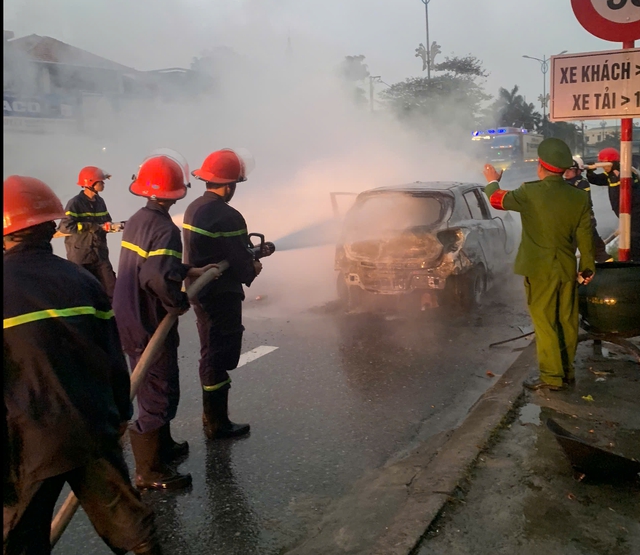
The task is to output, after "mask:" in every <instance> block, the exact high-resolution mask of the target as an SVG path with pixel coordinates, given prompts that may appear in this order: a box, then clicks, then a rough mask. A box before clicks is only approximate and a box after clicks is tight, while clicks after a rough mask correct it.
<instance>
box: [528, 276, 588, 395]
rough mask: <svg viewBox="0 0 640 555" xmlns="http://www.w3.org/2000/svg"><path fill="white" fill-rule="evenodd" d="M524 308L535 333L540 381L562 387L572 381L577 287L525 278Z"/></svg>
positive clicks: (554, 280)
mask: <svg viewBox="0 0 640 555" xmlns="http://www.w3.org/2000/svg"><path fill="white" fill-rule="evenodd" d="M524 286H525V289H526V291H527V304H528V305H529V313H530V314H531V319H532V320H533V327H534V329H535V332H536V347H537V352H538V366H539V367H540V379H541V380H542V381H543V382H546V383H548V384H551V385H562V378H565V379H573V378H574V377H575V375H574V368H573V361H574V359H575V356H576V349H577V347H578V328H579V322H578V287H577V284H576V282H575V281H574V282H568V281H562V280H560V279H559V278H533V279H532V278H525V280H524Z"/></svg>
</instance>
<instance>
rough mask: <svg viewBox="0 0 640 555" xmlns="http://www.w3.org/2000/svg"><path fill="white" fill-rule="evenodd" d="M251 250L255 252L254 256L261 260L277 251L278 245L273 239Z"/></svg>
mask: <svg viewBox="0 0 640 555" xmlns="http://www.w3.org/2000/svg"><path fill="white" fill-rule="evenodd" d="M251 252H252V253H253V258H254V259H255V260H260V259H261V258H266V257H267V256H271V255H272V254H273V253H274V252H276V246H275V245H274V244H273V243H272V242H271V241H265V242H264V243H262V244H261V245H259V246H257V247H253V248H252V249H251Z"/></svg>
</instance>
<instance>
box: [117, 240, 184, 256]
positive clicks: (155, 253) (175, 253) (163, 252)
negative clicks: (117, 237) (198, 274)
mask: <svg viewBox="0 0 640 555" xmlns="http://www.w3.org/2000/svg"><path fill="white" fill-rule="evenodd" d="M122 246H123V247H124V248H125V249H129V250H130V251H133V252H135V253H136V254H138V255H140V256H141V257H142V258H149V257H150V256H163V255H166V256H175V257H176V258H179V259H180V260H182V253H181V252H178V251H174V250H171V249H157V250H155V251H149V252H147V251H145V250H144V249H141V248H140V247H139V246H138V245H134V244H133V243H129V242H128V241H122Z"/></svg>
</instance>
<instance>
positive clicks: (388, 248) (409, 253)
mask: <svg viewBox="0 0 640 555" xmlns="http://www.w3.org/2000/svg"><path fill="white" fill-rule="evenodd" d="M443 248H444V247H443V246H442V243H440V241H438V239H437V237H436V236H435V235H434V234H431V233H404V234H402V235H400V236H396V237H390V238H384V239H370V240H366V241H352V242H349V243H345V245H344V249H345V253H346V255H347V256H348V257H349V258H351V259H352V260H359V261H363V262H383V263H389V262H398V261H401V262H420V263H425V264H427V265H430V264H431V263H434V262H436V261H437V260H439V258H440V257H441V255H442V250H443ZM423 267H424V266H423Z"/></svg>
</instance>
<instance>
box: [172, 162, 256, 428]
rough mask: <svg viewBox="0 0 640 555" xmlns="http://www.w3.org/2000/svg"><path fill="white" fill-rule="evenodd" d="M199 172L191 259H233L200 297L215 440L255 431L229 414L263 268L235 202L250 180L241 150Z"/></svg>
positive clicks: (186, 226) (209, 420) (206, 393)
mask: <svg viewBox="0 0 640 555" xmlns="http://www.w3.org/2000/svg"><path fill="white" fill-rule="evenodd" d="M193 175H194V176H195V177H197V178H198V179H200V180H202V181H204V182H205V183H206V187H207V190H206V192H205V193H204V195H202V196H201V197H200V198H198V199H197V200H195V201H194V202H192V203H191V204H190V205H189V206H188V208H187V210H186V212H185V214H184V223H183V225H182V228H183V233H184V242H185V262H186V263H188V264H194V265H203V264H212V263H214V264H215V263H218V262H220V261H222V260H227V261H228V262H229V269H228V270H227V271H226V272H225V273H224V274H223V275H222V276H221V277H220V278H219V279H218V280H216V281H215V282H212V283H210V284H209V285H208V286H206V287H205V288H204V289H203V290H202V291H201V292H200V294H199V295H198V297H197V301H196V302H194V310H195V313H196V317H197V325H198V334H199V336H200V368H199V370H200V382H201V385H202V395H203V424H204V430H205V433H206V435H207V437H208V438H210V439H217V438H232V437H239V436H243V435H245V434H247V433H249V429H250V427H249V424H236V423H234V422H232V421H231V420H230V419H229V416H228V403H229V389H230V388H231V378H230V377H229V371H231V370H233V369H235V368H236V367H237V366H238V361H239V359H240V351H241V346H242V334H243V331H244V326H243V325H242V301H243V300H244V291H243V288H242V285H243V284H244V285H247V286H249V285H251V283H252V282H253V280H254V279H255V278H256V276H257V275H258V274H259V273H260V271H261V269H262V265H261V263H260V262H259V261H254V256H253V255H252V253H251V252H250V250H249V248H250V242H249V237H248V234H247V224H246V222H245V220H244V218H243V217H242V214H240V212H238V211H237V210H236V209H235V208H232V207H231V206H229V201H230V200H231V199H232V197H233V195H234V192H235V189H236V184H237V183H239V182H242V181H245V180H246V166H245V162H244V160H243V159H242V158H241V157H240V156H239V155H238V154H237V153H236V152H234V151H233V150H229V149H224V150H219V151H216V152H213V153H212V154H210V155H209V156H208V157H207V158H206V159H205V161H204V162H203V164H202V167H201V168H200V169H198V170H195V171H194V172H193Z"/></svg>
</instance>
